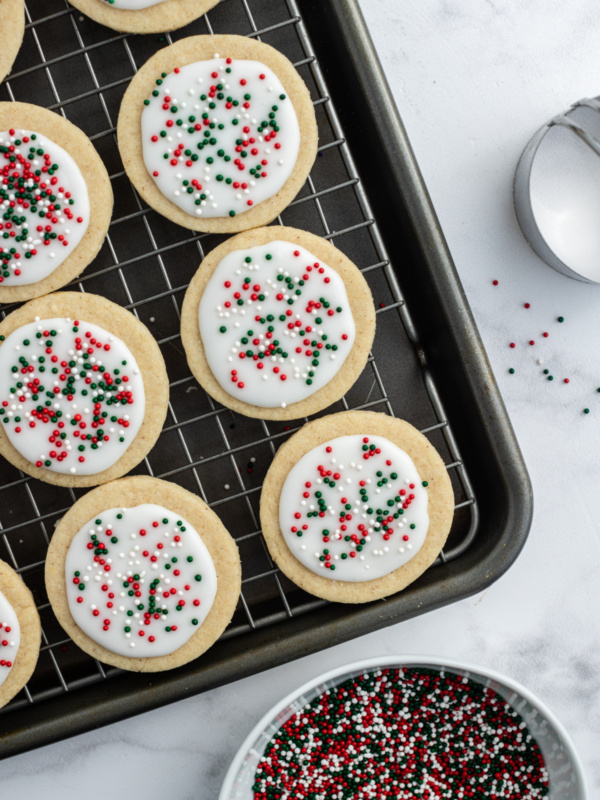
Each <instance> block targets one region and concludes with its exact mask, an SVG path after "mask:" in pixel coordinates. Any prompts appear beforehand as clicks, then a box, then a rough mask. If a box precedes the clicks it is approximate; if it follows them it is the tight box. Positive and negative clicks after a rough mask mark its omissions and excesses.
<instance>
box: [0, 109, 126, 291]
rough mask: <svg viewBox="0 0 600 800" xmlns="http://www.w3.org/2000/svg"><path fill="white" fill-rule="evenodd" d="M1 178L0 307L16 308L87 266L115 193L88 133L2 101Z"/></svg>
mask: <svg viewBox="0 0 600 800" xmlns="http://www.w3.org/2000/svg"><path fill="white" fill-rule="evenodd" d="M0 177H1V179H2V180H1V182H0V217H1V219H0V303H14V302H17V301H21V300H29V299H30V298H32V297H39V296H41V295H44V294H48V293H49V292H53V291H55V290H56V289H59V288H60V287H61V286H64V285H65V284H66V283H69V282H70V281H71V280H73V279H74V278H75V277H76V276H77V275H79V274H80V273H81V272H82V271H83V270H84V269H85V268H86V267H87V265H88V264H89V263H90V262H91V261H92V260H93V259H94V258H95V256H96V255H97V253H98V251H99V250H100V248H101V247H102V243H103V241H104V237H105V236H106V232H107V231H108V226H109V224H110V218H111V215H112V208H113V193H112V189H111V185H110V179H109V177H108V173H107V171H106V168H105V166H104V164H103V163H102V159H101V158H100V156H99V155H98V153H97V152H96V150H95V148H94V146H93V144H92V143H91V141H90V140H89V139H88V137H87V136H86V135H85V134H84V133H83V131H81V130H80V129H79V128H77V127H75V125H73V124H72V123H71V122H69V121H68V120H66V119H65V118H64V117H62V116H60V114H55V113H54V112H52V111H47V110H46V109H45V108H40V107H39V106H33V105H30V104H29V103H0ZM7 213H8V214H10V216H9V217H6V214H7Z"/></svg>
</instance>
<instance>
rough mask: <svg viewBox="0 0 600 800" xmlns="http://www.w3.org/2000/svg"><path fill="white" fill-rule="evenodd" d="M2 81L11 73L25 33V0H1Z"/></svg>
mask: <svg viewBox="0 0 600 800" xmlns="http://www.w3.org/2000/svg"><path fill="white" fill-rule="evenodd" d="M0 20H1V21H2V24H1V25H0V81H3V80H4V78H5V77H6V76H7V75H8V74H9V72H10V71H11V69H12V65H13V63H14V60H15V58H16V57H17V53H18V52H19V49H20V47H21V45H22V43H23V34H24V33H25V3H24V1H23V0H0Z"/></svg>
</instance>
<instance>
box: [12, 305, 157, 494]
mask: <svg viewBox="0 0 600 800" xmlns="http://www.w3.org/2000/svg"><path fill="white" fill-rule="evenodd" d="M168 399H169V380H168V377H167V371H166V368H165V363H164V360H163V357H162V354H161V352H160V348H159V346H158V344H157V343H156V341H155V339H154V338H153V337H152V335H151V334H150V332H149V330H148V329H147V328H146V326H145V325H143V324H142V323H141V322H139V320H137V319H136V317H134V316H133V314H131V313H130V312H129V311H126V310H125V309H124V308H121V307H120V306H118V305H116V304H115V303H111V302H110V301H109V300H106V299H105V298H104V297H99V296H98V295H93V294H80V293H77V292H57V293H55V294H52V295H48V296H47V297H42V298H39V299H37V300H31V301H30V302H29V303H27V304H26V305H24V306H22V307H21V308H19V309H18V310H16V311H13V312H12V314H9V315H8V316H7V317H6V319H4V320H3V321H2V322H1V323H0V453H1V454H2V455H3V456H4V457H5V458H7V459H8V460H9V461H10V462H11V463H12V464H14V465H15V466H16V467H18V468H19V469H21V470H23V472H26V473H28V474H29V475H33V477H34V478H39V479H40V480H43V481H46V482H47V483H53V484H56V485H58V486H73V487H74V486H96V485H98V484H100V483H106V482H107V481H111V480H114V479H115V478H118V477H120V476H121V475H123V474H124V473H126V472H128V471H129V470H130V469H133V467H135V466H136V465H137V464H138V463H139V462H140V461H141V460H142V459H143V458H144V457H145V456H146V455H147V454H148V452H149V450H150V449H151V448H152V447H153V445H154V443H155V442H156V440H157V439H158V436H159V434H160V432H161V429H162V425H163V422H164V420H165V416H166V413H167V404H168Z"/></svg>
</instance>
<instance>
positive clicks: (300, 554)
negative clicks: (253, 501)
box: [260, 411, 454, 603]
mask: <svg viewBox="0 0 600 800" xmlns="http://www.w3.org/2000/svg"><path fill="white" fill-rule="evenodd" d="M453 514H454V495H453V491H452V485H451V483H450V478H449V477H448V473H447V471H446V468H445V466H444V462H443V461H442V459H441V457H440V456H439V454H438V453H437V451H436V450H435V448H434V447H433V446H432V445H431V444H430V443H429V441H428V440H427V439H426V438H425V437H424V436H423V434H421V433H419V431H418V430H416V428H413V426H412V425H409V423H408V422H404V421H403V420H399V419H396V418H394V417H389V416H386V415H385V414H378V413H375V412H372V411H345V412H342V413H341V414H333V415H331V416H329V417H323V418H321V419H318V420H315V421H314V422H310V423H308V424H307V425H304V427H303V428H301V430H300V431H299V432H298V433H296V434H295V435H294V436H292V438H291V439H290V440H289V441H287V442H286V443H285V444H284V445H283V446H282V447H281V448H280V449H279V450H278V452H277V455H276V456H275V459H274V460H273V463H272V465H271V467H270V469H269V472H268V473H267V477H266V478H265V482H264V484H263V489H262V494H261V499H260V519H261V524H262V529H263V534H264V537H265V539H266V542H267V546H268V548H269V552H270V553H271V556H272V558H273V560H274V561H275V562H276V563H277V565H278V566H279V568H280V569H281V571H282V572H284V573H285V575H287V577H288V578H289V579H290V580H292V581H294V583H296V584H298V586H300V587H301V588H302V589H304V590H305V591H307V592H309V593H310V594H314V595H316V596H317V597H322V598H324V599H326V600H333V601H337V602H340V603H365V602H367V601H369V600H376V599H379V598H382V597H387V596H388V595H391V594H394V593H395V592H398V591H400V590H401V589H404V588H405V587H406V586H408V585H409V584H410V583H412V582H413V581H414V580H415V579H416V578H418V577H419V575H421V574H422V573H423V572H424V571H425V570H426V569H427V568H428V567H429V566H430V565H431V564H432V563H433V562H434V561H435V559H436V558H437V556H438V555H439V553H440V550H441V549H442V547H443V546H444V544H445V542H446V538H447V536H448V533H449V532H450V526H451V524H452V517H453Z"/></svg>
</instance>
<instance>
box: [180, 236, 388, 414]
mask: <svg viewBox="0 0 600 800" xmlns="http://www.w3.org/2000/svg"><path fill="white" fill-rule="evenodd" d="M374 335H375V306H374V304H373V298H372V296H371V291H370V289H369V287H368V285H367V282H366V280H365V279H364V277H363V275H362V274H361V272H360V271H359V269H358V268H357V267H356V266H355V265H354V264H353V263H352V262H351V261H350V259H349V258H348V257H347V256H345V255H344V254H343V253H342V252H341V251H340V250H338V249H337V248H336V247H334V246H333V245H332V244H330V242H328V241H327V240H326V239H322V238H321V237H320V236H315V235H314V234H312V233H307V232H306V231H301V230H297V229H295V228H284V227H279V226H272V227H268V228H257V229H255V230H252V231H248V232H246V233H241V234H239V235H238V236H235V237H233V238H231V239H228V240H227V241H226V242H224V243H223V244H221V245H219V246H218V247H216V248H215V249H214V250H213V251H212V252H211V253H209V254H208V255H207V256H206V258H205V259H204V261H203V262H202V264H201V265H200V268H199V270H198V272H197V273H196V274H195V275H194V277H193V279H192V281H191V283H190V286H189V288H188V290H187V292H186V295H185V299H184V303H183V309H182V315H181V338H182V342H183V346H184V348H185V351H186V355H187V359H188V363H189V365H190V369H191V370H192V372H193V373H194V376H195V377H196V379H197V380H198V382H199V383H200V384H201V385H202V386H203V387H204V389H206V391H207V392H208V393H209V394H210V395H211V396H212V397H214V398H215V400H218V402H219V403H222V404H223V405H225V406H228V407H229V408H232V409H233V410H234V411H237V412H239V413H240V414H245V415H246V416H249V417H258V418H259V419H279V420H284V419H298V418H299V417H304V416H307V415H309V414H314V413H316V412H317V411H320V410H321V409H323V408H326V407H327V406H329V405H331V404H332V403H334V402H336V401H337V400H339V399H340V397H342V396H343V395H344V394H345V393H346V392H347V391H348V389H350V387H351V386H352V384H353V383H354V382H355V381H356V379H357V378H358V376H359V375H360V373H361V372H362V370H363V368H364V366H365V364H366V363H367V359H368V357H369V351H370V349H371V346H372V344H373V337H374Z"/></svg>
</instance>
